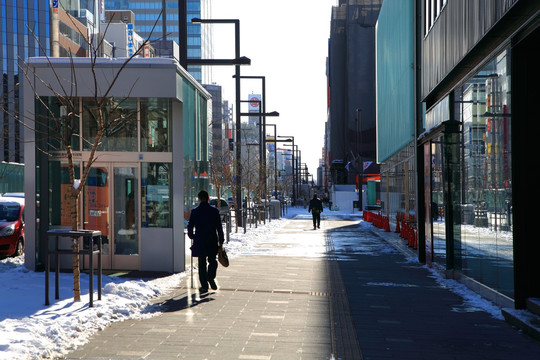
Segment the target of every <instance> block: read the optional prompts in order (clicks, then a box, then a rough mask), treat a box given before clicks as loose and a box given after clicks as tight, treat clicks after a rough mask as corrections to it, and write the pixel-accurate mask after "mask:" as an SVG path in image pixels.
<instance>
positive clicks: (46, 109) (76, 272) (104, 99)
mask: <svg viewBox="0 0 540 360" xmlns="http://www.w3.org/2000/svg"><path fill="white" fill-rule="evenodd" d="M161 15H162V14H161V13H160V14H159V16H158V20H159V19H160V18H161ZM68 16H69V18H70V19H71V21H72V22H73V23H75V22H76V21H77V20H76V19H75V18H73V17H72V16H71V15H69V13H68ZM158 20H156V22H155V23H154V26H153V28H152V31H151V33H150V35H149V37H148V38H146V39H145V40H144V41H143V42H142V44H140V46H139V47H138V48H137V49H136V50H135V52H134V53H133V54H132V55H131V56H129V57H127V58H125V59H124V60H122V63H121V65H120V66H119V67H118V69H117V70H115V73H114V75H113V76H112V78H111V79H110V81H109V83H108V85H106V86H105V88H103V83H98V74H97V71H96V70H97V69H96V64H97V62H98V59H99V58H100V51H101V49H102V47H103V42H104V38H105V34H106V32H107V30H108V28H109V24H110V21H109V22H108V23H107V26H106V29H105V31H104V34H103V36H101V35H100V36H90V37H88V36H86V34H83V33H82V32H81V33H80V34H79V35H81V38H82V39H85V40H86V42H87V44H86V45H87V48H88V51H89V53H88V57H89V58H90V60H89V63H90V71H91V74H92V78H93V84H90V86H91V88H92V94H93V95H92V102H93V104H92V111H91V113H92V116H93V122H94V124H93V126H94V127H93V130H94V132H93V133H92V134H91V135H92V137H91V138H88V137H86V138H83V139H82V140H83V143H85V144H86V146H88V147H89V149H90V152H89V155H88V158H86V159H77V161H81V162H83V161H84V167H83V168H82V173H81V174H80V178H77V177H78V176H77V174H76V161H75V160H74V156H73V155H74V150H73V141H74V139H76V140H77V141H78V139H79V138H80V137H82V135H81V129H80V128H79V123H80V122H79V119H80V117H81V113H80V110H79V101H80V97H79V95H78V89H79V86H80V85H81V84H79V82H78V77H77V68H76V67H75V63H74V61H73V57H70V64H71V70H70V73H71V74H70V78H69V79H65V78H61V76H60V74H59V73H58V71H57V69H55V64H54V61H52V58H51V57H46V59H47V62H48V64H49V68H50V72H51V73H52V76H53V78H54V83H53V81H51V82H47V81H46V80H44V79H42V78H40V76H39V74H37V73H36V72H35V71H34V69H33V68H31V67H30V66H28V65H27V64H26V63H25V62H24V61H23V59H19V63H20V64H22V65H20V71H21V73H22V75H23V76H24V77H25V78H26V80H27V81H26V83H25V86H31V87H32V91H33V92H34V94H35V100H36V102H37V103H38V104H39V106H40V107H41V109H42V110H43V111H40V112H39V113H37V114H34V117H33V119H22V117H23V115H22V114H19V113H18V112H15V113H14V112H13V111H10V110H9V107H8V106H5V105H4V104H3V105H2V110H3V111H4V112H5V113H7V114H8V115H9V116H11V117H14V118H15V119H16V120H17V121H19V122H21V123H23V124H24V126H26V127H29V128H31V130H32V131H35V132H36V133H39V135H40V136H41V137H45V138H46V139H47V144H46V145H45V146H42V147H38V150H39V151H42V152H44V153H46V154H49V155H51V150H52V151H59V152H61V153H63V154H64V155H65V157H66V159H67V171H68V174H69V181H70V185H71V186H69V191H68V194H67V195H68V208H69V209H70V210H69V211H70V226H71V229H72V230H74V231H76V230H78V229H79V228H80V219H79V209H80V206H79V205H80V200H81V196H80V195H81V192H82V191H83V189H84V186H85V184H86V180H87V178H88V174H89V172H90V169H91V167H92V165H93V164H94V162H95V161H96V160H97V151H98V147H99V146H100V144H101V143H102V141H103V140H104V138H105V137H106V134H107V133H108V132H109V131H111V130H112V129H115V128H116V127H118V126H121V125H122V124H123V123H125V122H126V121H129V119H128V117H126V114H125V113H124V112H123V111H120V109H121V107H122V103H123V102H124V101H125V100H126V99H127V98H129V94H130V93H131V90H132V89H133V88H134V86H135V85H136V82H137V81H136V80H134V82H133V85H132V87H131V89H129V90H128V94H127V96H126V97H125V98H124V99H112V98H111V97H110V93H111V90H112V89H113V87H114V86H115V84H116V83H117V82H118V79H119V78H120V75H121V73H122V72H123V71H124V70H125V69H126V67H127V66H128V64H129V63H130V62H131V60H132V59H133V58H135V57H138V56H139V55H140V54H141V53H142V51H143V50H144V48H145V46H146V45H147V44H149V39H150V36H152V33H153V30H154V28H155V27H156V25H157V22H158ZM29 31H30V33H32V34H33V32H32V29H29ZM34 39H35V41H36V43H38V44H39V46H40V47H41V51H42V52H43V53H44V54H45V53H46V51H45V49H44V47H43V44H40V43H39V41H38V39H37V37H36V36H35V34H34ZM30 79H32V81H30ZM34 81H37V82H38V85H36V86H34ZM19 85H20V84H17V86H19ZM88 85H89V84H85V86H88ZM37 86H40V87H42V88H46V89H48V90H49V91H50V92H51V93H52V94H54V95H53V97H54V99H55V104H51V103H50V102H49V101H48V100H47V98H46V97H42V96H40V95H39V94H38V92H37ZM28 101H32V100H31V99H29V100H28ZM57 107H59V108H60V111H58V109H57ZM24 120H26V121H24ZM32 122H33V126H32V124H31V123H32ZM36 146H38V145H37V144H36ZM79 246H80V244H79V239H78V238H74V239H73V243H72V249H73V253H74V254H73V299H74V301H80V299H81V298H80V267H79V253H78V252H79Z"/></svg>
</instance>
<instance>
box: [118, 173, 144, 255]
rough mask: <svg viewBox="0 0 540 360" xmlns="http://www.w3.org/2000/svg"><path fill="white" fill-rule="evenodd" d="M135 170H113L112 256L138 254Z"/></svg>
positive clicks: (137, 187)
mask: <svg viewBox="0 0 540 360" xmlns="http://www.w3.org/2000/svg"><path fill="white" fill-rule="evenodd" d="M138 189H139V186H138V181H137V168H135V167H115V168H114V239H115V240H114V254H115V255H138V254H139V227H138V224H139V219H138V214H139V212H138V211H137V209H136V207H137V201H136V199H138V198H139V195H138Z"/></svg>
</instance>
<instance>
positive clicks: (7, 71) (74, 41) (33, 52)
mask: <svg viewBox="0 0 540 360" xmlns="http://www.w3.org/2000/svg"><path fill="white" fill-rule="evenodd" d="M94 3H95V2H93V1H80V2H79V1H77V2H74V1H68V0H65V1H63V0H60V1H58V3H57V5H58V7H57V8H52V6H51V5H50V3H49V1H35V0H16V1H15V0H9V1H2V2H0V35H1V39H2V46H0V66H1V68H2V87H1V89H0V91H1V92H2V104H1V105H2V107H3V108H4V109H5V110H6V111H3V112H2V114H1V115H0V118H1V127H2V133H1V136H0V152H1V153H0V159H1V160H2V161H5V162H16V163H23V162H24V152H23V145H22V144H23V140H24V139H23V132H24V131H23V127H22V122H21V121H20V120H21V119H20V117H19V115H18V114H20V113H22V109H23V108H24V99H23V98H22V96H21V95H22V94H21V91H20V88H19V86H18V84H20V83H21V82H22V80H23V79H22V78H21V75H20V74H21V73H20V70H19V68H20V66H21V64H22V63H23V61H24V59H26V58H28V57H32V56H51V55H53V54H54V55H55V56H69V55H71V56H88V51H89V49H88V44H89V40H90V39H93V36H94V35H95V34H96V33H97V32H98V30H99V28H98V25H97V21H96V20H97V19H99V18H100V14H99V11H98V10H99V9H96V8H94ZM68 14H69V15H70V16H68ZM51 19H52V20H51ZM56 20H57V21H56ZM53 25H54V26H53ZM54 34H57V35H58V36H57V37H55V36H54ZM53 40H54V41H53ZM54 51H56V53H54Z"/></svg>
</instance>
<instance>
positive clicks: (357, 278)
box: [66, 215, 540, 360]
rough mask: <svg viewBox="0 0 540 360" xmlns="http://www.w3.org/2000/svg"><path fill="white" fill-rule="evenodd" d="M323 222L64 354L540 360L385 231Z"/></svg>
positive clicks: (265, 245)
mask: <svg viewBox="0 0 540 360" xmlns="http://www.w3.org/2000/svg"><path fill="white" fill-rule="evenodd" d="M326 218H327V220H325V221H323V222H322V223H321V229H320V230H316V231H314V230H311V229H312V226H311V221H310V220H309V218H308V217H302V218H301V219H295V220H290V221H288V222H287V224H286V225H285V226H284V227H283V228H281V229H280V230H279V231H276V232H275V233H274V234H270V236H268V237H265V238H264V239H261V241H260V242H258V243H257V245H256V246H255V247H254V248H253V249H252V250H251V251H249V252H248V253H245V254H242V255H241V256H238V257H235V258H232V259H231V266H230V267H229V268H223V267H219V269H218V278H217V282H218V286H219V290H217V291H210V293H208V294H206V295H204V296H200V295H199V294H198V292H197V291H196V289H192V288H191V284H190V277H189V276H187V277H186V278H185V279H184V280H183V281H182V283H180V284H179V286H178V288H177V289H175V290H174V292H172V293H171V294H168V296H167V297H165V298H161V299H158V300H157V301H156V304H157V305H159V306H156V311H157V312H160V313H159V314H157V315H156V316H154V317H152V318H150V319H145V320H130V321H124V322H121V323H115V324H113V325H111V326H109V327H108V328H106V329H104V330H103V331H101V332H99V333H98V334H97V335H96V336H94V337H93V338H92V339H91V341H90V342H89V343H87V344H86V345H84V346H83V347H81V348H79V349H78V350H76V351H74V352H72V353H71V354H69V355H68V356H66V359H177V358H178V359H252V360H264V359H268V360H270V359H271V360H275V359H286V360H289V359H339V358H341V359H362V358H363V359H387V358H395V359H540V344H539V343H537V342H534V341H532V340H530V339H529V338H527V337H525V336H524V335H521V334H520V333H518V332H517V331H516V330H514V329H513V328H512V327H510V326H509V325H508V324H506V323H505V322H504V320H500V319H496V318H494V317H492V316H491V315H490V314H488V313H486V312H484V311H479V310H478V309H473V308H470V307H468V306H467V304H464V301H463V299H462V298H461V297H460V296H458V295H456V294H454V293H452V292H451V291H450V290H448V289H446V288H444V287H443V286H442V285H441V284H439V283H438V282H437V281H436V279H434V278H433V277H432V276H430V272H429V271H428V270H427V269H426V268H425V267H423V266H421V265H420V264H418V263H414V262H410V261H407V260H406V257H405V256H404V255H403V254H402V253H401V252H399V251H396V250H395V249H394V248H393V247H391V246H389V245H388V243H387V242H386V241H385V240H383V238H381V236H379V235H382V236H383V237H384V236H385V235H384V233H378V234H377V233H375V232H377V230H374V231H372V230H371V229H370V228H367V227H363V226H359V225H358V221H359V218H350V219H349V220H338V218H337V217H336V216H333V215H327V216H326ZM388 237H389V239H390V240H392V239H391V238H390V237H391V234H388ZM326 254H328V255H329V256H326ZM196 278H197V277H196V276H195V279H196ZM197 287H198V286H197V284H195V288H197Z"/></svg>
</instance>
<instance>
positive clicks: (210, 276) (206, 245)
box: [188, 190, 224, 294]
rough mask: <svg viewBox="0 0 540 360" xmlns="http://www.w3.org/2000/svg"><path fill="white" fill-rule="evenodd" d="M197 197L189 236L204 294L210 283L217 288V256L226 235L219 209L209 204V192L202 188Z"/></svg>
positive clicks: (192, 212)
mask: <svg viewBox="0 0 540 360" xmlns="http://www.w3.org/2000/svg"><path fill="white" fill-rule="evenodd" d="M197 197H198V199H199V206H197V207H196V208H195V209H193V211H191V215H190V217H189V222H188V236H189V238H190V239H192V240H193V245H192V246H191V254H192V255H193V257H197V258H198V261H199V282H200V288H199V292H200V293H201V294H204V293H206V292H208V284H210V287H211V288H212V289H213V290H217V285H216V281H215V279H216V274H217V267H218V262H217V260H216V256H217V253H218V250H219V248H220V247H221V246H223V240H224V236H223V227H222V226H221V217H220V216H219V210H218V209H216V208H215V207H213V206H210V204H208V199H209V196H208V192H206V191H205V190H201V191H200V192H199V194H198V195H197ZM193 229H195V231H194V230H193ZM207 261H208V268H207Z"/></svg>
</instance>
